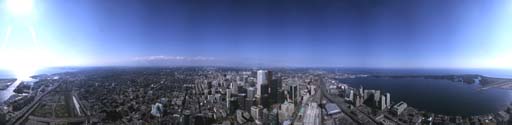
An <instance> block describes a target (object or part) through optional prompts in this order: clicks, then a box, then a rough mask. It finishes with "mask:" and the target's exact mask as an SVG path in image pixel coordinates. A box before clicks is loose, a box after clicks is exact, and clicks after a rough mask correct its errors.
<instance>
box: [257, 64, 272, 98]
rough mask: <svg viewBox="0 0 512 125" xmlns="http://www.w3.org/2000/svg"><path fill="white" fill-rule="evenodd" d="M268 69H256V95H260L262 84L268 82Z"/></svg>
mask: <svg viewBox="0 0 512 125" xmlns="http://www.w3.org/2000/svg"><path fill="white" fill-rule="evenodd" d="M268 76H269V75H268V71H266V70H258V72H257V77H256V96H257V97H261V93H262V91H265V90H262V85H265V84H268V81H269V80H268Z"/></svg>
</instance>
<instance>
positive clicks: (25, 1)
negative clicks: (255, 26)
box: [6, 0, 33, 16]
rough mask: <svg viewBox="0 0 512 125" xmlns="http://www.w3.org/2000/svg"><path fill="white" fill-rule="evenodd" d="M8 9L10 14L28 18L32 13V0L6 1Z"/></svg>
mask: <svg viewBox="0 0 512 125" xmlns="http://www.w3.org/2000/svg"><path fill="white" fill-rule="evenodd" d="M6 6H7V7H6V8H7V11H9V13H11V14H13V15H16V16H26V15H30V13H32V8H33V1H32V0H6Z"/></svg>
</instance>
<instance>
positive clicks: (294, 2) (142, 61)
mask: <svg viewBox="0 0 512 125" xmlns="http://www.w3.org/2000/svg"><path fill="white" fill-rule="evenodd" d="M4 5H5V4H4ZM1 9H2V10H4V9H6V7H5V6H4V7H3V8H1ZM0 14H2V15H0V17H1V18H0V33H1V34H0V37H1V38H2V39H0V40H3V41H2V42H3V43H4V45H3V46H7V48H12V49H14V50H25V49H26V48H27V46H33V45H34V42H33V41H31V36H33V35H32V34H31V33H32V32H31V30H30V29H31V28H30V27H32V29H33V30H34V32H35V33H37V38H36V39H37V45H38V46H39V47H40V48H42V49H41V50H40V51H38V52H35V53H41V52H42V53H44V54H42V55H37V56H41V57H46V56H48V57H52V58H48V60H53V61H51V63H52V64H53V65H57V66H67V65H69V66H124V65H135V66H138V65H145V66H147V65H158V66H159V65H228V66H229V65H232V66H330V67H378V68H512V49H510V47H512V39H511V37H512V35H511V34H512V1H509V0H315V1H313V0H180V1H173V0H34V4H33V10H32V13H31V14H30V15H29V16H23V17H21V16H14V15H12V14H9V12H7V11H3V13H2V12H1V11H0ZM9 27H11V29H12V32H11V33H10V35H9V36H10V38H9V39H8V40H6V39H5V37H6V36H7V35H5V34H6V32H7V31H6V30H7V29H8V28H9ZM27 27H29V28H27ZM4 29H5V30H4ZM6 43H7V44H6ZM13 53H16V52H13ZM21 55H22V56H26V55H31V54H21ZM43 55H44V56H43ZM42 60H44V59H42Z"/></svg>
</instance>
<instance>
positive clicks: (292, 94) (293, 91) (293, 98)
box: [288, 85, 299, 104]
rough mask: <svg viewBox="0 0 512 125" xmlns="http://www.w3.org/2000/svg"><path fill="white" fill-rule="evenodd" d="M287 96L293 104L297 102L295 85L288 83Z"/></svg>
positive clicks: (296, 87)
mask: <svg viewBox="0 0 512 125" xmlns="http://www.w3.org/2000/svg"><path fill="white" fill-rule="evenodd" d="M288 96H289V97H288V98H289V99H290V100H291V101H292V102H293V104H297V103H298V102H299V101H298V96H299V87H298V86H297V85H290V86H289V88H288Z"/></svg>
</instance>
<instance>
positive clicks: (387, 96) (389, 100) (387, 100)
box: [386, 93, 391, 108]
mask: <svg viewBox="0 0 512 125" xmlns="http://www.w3.org/2000/svg"><path fill="white" fill-rule="evenodd" d="M390 96H391V95H390V94H389V93H386V106H388V108H389V107H391V97H390Z"/></svg>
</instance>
